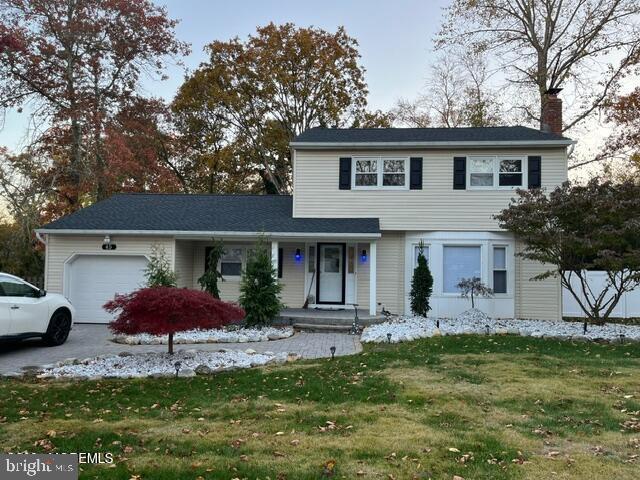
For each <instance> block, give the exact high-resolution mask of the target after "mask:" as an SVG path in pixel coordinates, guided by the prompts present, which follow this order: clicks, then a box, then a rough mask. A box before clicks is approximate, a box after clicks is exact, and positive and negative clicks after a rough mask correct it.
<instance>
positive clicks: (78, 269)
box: [67, 255, 147, 323]
mask: <svg viewBox="0 0 640 480" xmlns="http://www.w3.org/2000/svg"><path fill="white" fill-rule="evenodd" d="M146 266H147V259H146V258H145V257H143V256H124V255H122V256H111V255H109V256H101V255H80V256H78V257H77V258H76V259H75V260H74V261H73V263H71V264H70V265H69V268H68V270H67V274H68V275H69V277H68V280H69V283H68V285H69V300H71V303H72V304H73V306H74V307H75V308H76V319H75V321H76V322H86V323H109V322H110V321H111V320H112V319H113V317H112V316H111V315H110V314H109V313H107V312H105V311H104V309H103V308H102V306H103V305H104V304H105V303H106V302H107V301H109V300H112V299H113V297H114V295H116V294H122V293H130V292H132V291H134V290H137V289H138V288H140V287H142V286H144V284H145V279H144V269H145V267H146Z"/></svg>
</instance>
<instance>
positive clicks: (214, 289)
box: [198, 238, 225, 298]
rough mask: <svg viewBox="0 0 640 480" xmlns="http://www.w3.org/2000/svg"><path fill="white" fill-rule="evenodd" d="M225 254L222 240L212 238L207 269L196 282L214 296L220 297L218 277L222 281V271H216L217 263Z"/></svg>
mask: <svg viewBox="0 0 640 480" xmlns="http://www.w3.org/2000/svg"><path fill="white" fill-rule="evenodd" d="M224 254H225V250H224V242H223V241H222V240H216V239H215V238H214V239H213V245H212V246H211V249H210V250H209V258H208V259H207V269H206V270H205V272H204V273H203V274H202V276H201V277H200V278H199V279H198V283H199V284H200V286H201V287H202V289H203V290H204V291H205V292H207V293H209V294H211V295H212V296H213V297H214V298H220V290H219V289H218V279H220V281H222V282H224V278H222V273H220V272H219V271H218V263H219V262H220V259H221V258H222V256H223V255H224Z"/></svg>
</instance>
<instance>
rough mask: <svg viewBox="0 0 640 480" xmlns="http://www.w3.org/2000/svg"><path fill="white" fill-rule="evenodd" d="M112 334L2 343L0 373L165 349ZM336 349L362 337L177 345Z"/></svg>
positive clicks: (93, 330)
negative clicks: (54, 343) (49, 343)
mask: <svg viewBox="0 0 640 480" xmlns="http://www.w3.org/2000/svg"><path fill="white" fill-rule="evenodd" d="M111 337H112V336H111V334H110V333H109V331H108V330H107V327H106V326H105V325H75V326H74V328H73V330H72V331H71V334H70V335H69V339H68V340H67V342H66V343H65V344H64V345H61V346H59V347H45V346H43V345H42V344H41V343H40V342H39V341H33V340H31V341H25V342H21V343H11V344H1V343H0V373H8V372H19V371H20V370H21V369H22V367H25V366H30V365H37V366H39V365H44V364H47V363H55V362H58V361H61V360H64V359H66V358H79V359H83V358H87V357H93V356H96V355H105V354H109V353H119V352H123V351H129V352H132V353H135V352H163V351H166V350H167V346H166V345H122V344H119V343H113V342H111V341H110V339H111ZM332 346H335V347H336V356H338V355H352V354H354V353H358V352H360V351H361V350H362V346H361V345H360V337H358V336H353V335H348V334H346V333H306V332H302V333H297V334H295V335H294V336H293V337H289V338H285V339H283V340H274V341H270V342H252V343H203V344H181V345H176V346H175V348H176V350H180V349H184V350H190V349H197V350H205V351H216V350H219V349H221V348H229V349H235V350H246V349H247V348H252V349H253V350H255V351H256V352H268V351H271V352H274V353H277V352H287V353H297V354H298V355H300V356H302V357H303V358H322V357H330V356H331V352H330V350H329V349H330V348H331V347H332Z"/></svg>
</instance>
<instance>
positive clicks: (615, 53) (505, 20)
mask: <svg viewBox="0 0 640 480" xmlns="http://www.w3.org/2000/svg"><path fill="white" fill-rule="evenodd" d="M638 13H640V3H639V2H638V1H637V0H540V1H531V0H477V1H469V0H454V1H453V3H452V5H451V6H450V7H448V8H447V15H446V20H445V21H444V23H443V25H442V28H441V30H440V33H439V34H438V35H437V37H436V45H437V46H438V47H450V46H456V47H458V46H462V47H463V48H465V49H466V50H467V51H469V52H487V53H490V54H491V55H492V58H493V59H494V61H495V63H496V64H497V65H499V66H500V67H501V68H502V69H503V70H504V71H505V72H506V73H507V76H508V79H509V80H511V81H512V82H513V84H514V85H516V86H518V87H525V90H526V91H529V92H532V93H534V94H535V95H534V96H535V97H536V98H537V101H536V102H535V105H531V104H530V103H528V102H524V103H523V102H521V100H522V99H524V98H526V97H527V95H526V94H525V95H523V94H520V95H518V96H514V97H513V98H514V102H515V103H516V104H517V105H518V106H520V107H521V108H523V109H525V111H526V113H527V115H528V117H529V118H531V119H533V120H538V121H540V122H541V115H540V112H541V110H542V106H543V104H544V102H545V100H546V96H545V92H547V91H548V90H549V89H555V88H564V89H565V93H569V92H572V93H573V97H574V99H575V102H574V105H572V108H571V109H570V110H571V113H572V114H571V116H568V115H566V116H565V125H564V129H565V130H568V129H570V128H572V127H573V126H575V125H577V124H578V123H580V122H581V121H582V120H584V119H585V118H587V117H588V116H589V115H590V114H591V113H592V112H594V111H595V110H596V109H598V108H599V107H600V106H601V105H602V103H603V101H604V100H605V99H607V97H608V96H609V95H610V94H611V92H613V91H615V89H616V87H617V85H618V82H619V80H620V78H621V76H622V75H624V74H625V73H626V72H627V71H628V68H629V66H630V65H631V64H632V63H633V62H634V59H635V58H636V57H637V55H638V52H639V47H640V33H639V32H640V30H639V29H638V26H639V25H638V18H639V16H638Z"/></svg>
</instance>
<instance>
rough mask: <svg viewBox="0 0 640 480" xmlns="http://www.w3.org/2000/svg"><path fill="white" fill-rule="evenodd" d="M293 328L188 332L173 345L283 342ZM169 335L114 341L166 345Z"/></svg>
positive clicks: (143, 335) (125, 337) (120, 337)
mask: <svg viewBox="0 0 640 480" xmlns="http://www.w3.org/2000/svg"><path fill="white" fill-rule="evenodd" d="M293 333H294V332H293V328H291V327H284V328H276V327H263V328H261V329H259V328H239V329H237V330H225V329H210V330H186V331H184V332H179V333H176V334H175V335H174V336H173V343H175V344H185V343H248V342H266V341H269V340H281V339H283V338H289V337H290V336H292V335H293ZM168 338H169V337H168V336H167V335H149V334H146V333H141V334H138V335H115V336H114V337H113V341H114V342H116V343H124V344H126V345H165V344H166V343H167V341H168Z"/></svg>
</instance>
